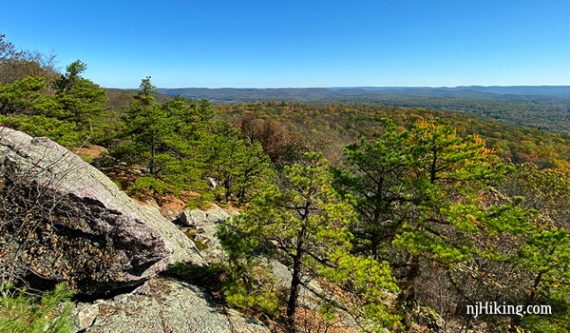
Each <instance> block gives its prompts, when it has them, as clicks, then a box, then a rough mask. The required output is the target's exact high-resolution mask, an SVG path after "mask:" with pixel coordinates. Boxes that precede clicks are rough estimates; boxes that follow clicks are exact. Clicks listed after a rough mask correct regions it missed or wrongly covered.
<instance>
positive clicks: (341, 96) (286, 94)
mask: <svg viewBox="0 0 570 333" xmlns="http://www.w3.org/2000/svg"><path fill="white" fill-rule="evenodd" d="M158 91H159V92H161V93H163V94H166V95H171V96H174V95H181V96H185V97H189V98H206V99H210V100H213V101H220V102H254V101H267V100H286V101H305V102H334V101H347V100H354V101H373V100H374V99H382V98H396V97H407V98H416V97H424V98H461V99H503V100H509V99H535V98H564V99H570V86H489V87H485V86H464V87H453V88H448V87H440V88H430V87H338V88H267V89H256V88H217V89H209V88H176V89H158Z"/></svg>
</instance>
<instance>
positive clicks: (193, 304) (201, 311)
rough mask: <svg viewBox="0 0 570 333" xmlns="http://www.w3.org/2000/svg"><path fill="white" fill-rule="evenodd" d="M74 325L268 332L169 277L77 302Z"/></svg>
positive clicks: (124, 331) (118, 331) (113, 331)
mask: <svg viewBox="0 0 570 333" xmlns="http://www.w3.org/2000/svg"><path fill="white" fill-rule="evenodd" d="M75 324H76V326H77V327H76V330H78V331H79V330H82V331H83V332H90V333H130V332H138V333H155V332H171V333H223V332H236V333H237V332H239V333H266V332H267V333H269V329H268V328H267V327H266V326H264V325H263V323H261V322H259V321H258V320H255V319H253V318H247V317H244V316H242V315H241V314H240V313H238V312H236V311H233V310H230V309H226V308H224V307H222V306H219V305H216V304H215V303H214V302H213V300H212V299H211V298H210V297H209V296H208V295H207V294H205V293H204V292H203V291H202V290H201V289H200V288H198V287H196V286H193V285H190V284H187V283H185V282H182V281H177V280H171V279H167V278H155V279H152V280H150V281H148V282H147V283H145V285H143V286H141V287H139V288H137V290H135V291H134V292H133V293H130V294H124V295H119V296H117V297H115V298H113V299H111V300H98V301H96V302H95V303H92V304H78V305H77V310H76V321H75Z"/></svg>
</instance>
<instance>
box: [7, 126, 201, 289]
mask: <svg viewBox="0 0 570 333" xmlns="http://www.w3.org/2000/svg"><path fill="white" fill-rule="evenodd" d="M0 190H1V191H4V192H6V193H3V198H4V199H5V200H2V203H1V204H2V206H3V207H0V211H2V216H0V217H1V218H2V219H3V221H2V222H3V226H4V227H5V228H7V229H5V230H4V231H3V233H2V235H0V246H5V247H9V246H18V244H20V245H21V244H22V243H23V242H27V244H30V245H29V246H27V247H26V251H24V253H22V255H21V256H20V257H21V258H20V260H22V261H23V262H24V263H25V265H26V266H27V267H29V268H30V270H31V271H32V272H33V274H34V275H36V276H38V277H40V278H41V279H43V280H48V281H54V282H59V281H66V282H67V283H68V284H70V285H71V286H72V287H74V288H75V289H77V290H78V291H79V292H80V293H84V294H99V293H106V292H108V291H110V290H113V289H117V288H122V287H126V286H130V285H136V284H139V283H141V282H142V281H144V280H146V279H148V278H150V277H152V276H155V275H156V274H157V273H158V272H160V271H163V270H165V269H166V268H167V266H168V264H169V262H178V261H189V262H192V263H193V264H196V265H202V264H203V263H204V262H203V259H202V258H201V257H200V255H199V253H198V251H197V249H196V247H195V245H194V244H193V243H192V241H191V240H190V239H188V237H186V235H184V234H183V233H182V232H181V231H180V230H178V229H177V228H176V226H174V225H173V224H172V223H170V222H169V221H167V220H166V219H165V218H163V217H162V216H161V215H160V213H159V212H158V211H157V210H155V209H151V208H145V207H141V206H140V205H138V204H137V203H135V202H134V201H133V200H131V199H130V198H129V197H128V196H127V195H126V194H124V193H123V192H121V191H120V190H119V189H118V188H117V186H116V185H115V184H114V183H113V182H112V181H111V180H110V179H108V178H107V177H106V176H105V175H104V174H103V173H101V172H100V171H98V170H97V169H95V168H94V167H92V166H90V165H89V164H87V163H85V162H84V161H83V160H81V158H79V157H78V156H76V155H75V154H73V153H71V152H70V151H69V150H67V149H65V148H64V147H62V146H60V145H58V144H56V143H54V142H52V141H51V140H49V139H46V138H32V137H30V136H28V135H26V134H24V133H21V132H18V131H14V130H11V129H8V128H3V127H0ZM7 191H11V192H7ZM38 195H41V196H42V200H44V199H45V200H44V201H42V202H43V203H46V204H41V205H36V206H30V205H29V204H28V203H29V202H30V200H28V199H30V198H37V197H38ZM47 199H49V200H51V201H49V200H47ZM18 207H19V208H18ZM30 207H31V208H30ZM32 208H33V210H31V209H32ZM22 209H29V210H30V212H29V213H30V214H21V216H17V214H16V212H21V211H22ZM11 212H14V214H15V215H10V214H11ZM8 218H13V221H11V223H12V225H19V226H21V227H24V228H28V229H27V231H28V232H27V233H25V238H22V237H21V236H22V235H24V234H22V235H17V234H15V233H16V231H15V230H17V229H18V228H12V229H10V224H9V223H4V222H6V221H7V219H8ZM6 230H7V231H6ZM10 230H12V231H14V233H13V234H11V233H10ZM20 230H21V229H20ZM18 232H21V231H18ZM9 236H13V237H9ZM18 237H20V238H18ZM18 242H20V243H18ZM0 250H1V249H0ZM5 250H6V249H5ZM8 250H11V249H8ZM6 252H10V251H6ZM6 252H4V251H0V253H6ZM0 259H1V258H0Z"/></svg>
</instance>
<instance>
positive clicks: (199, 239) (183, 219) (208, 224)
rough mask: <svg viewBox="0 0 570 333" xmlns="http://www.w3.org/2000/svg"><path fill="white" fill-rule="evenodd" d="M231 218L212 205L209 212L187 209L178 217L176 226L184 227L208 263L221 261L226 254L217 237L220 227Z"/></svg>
mask: <svg viewBox="0 0 570 333" xmlns="http://www.w3.org/2000/svg"><path fill="white" fill-rule="evenodd" d="M229 217H230V215H229V214H228V213H226V211H225V210H223V209H222V208H220V207H219V206H217V205H215V204H211V207H210V208H209V209H208V210H205V211H203V210H200V209H193V210H189V209H186V210H184V211H182V212H181V213H180V215H178V218H177V219H176V220H175V223H176V224H179V225H181V226H183V227H184V228H183V230H185V231H186V234H187V235H188V236H189V237H191V238H192V240H193V241H194V242H195V243H196V245H197V246H198V249H199V250H200V254H201V255H202V257H203V258H204V259H205V260H206V261H207V262H216V261H220V260H221V259H222V258H223V255H224V252H223V249H222V245H221V243H220V240H219V239H218V237H217V236H216V233H217V232H218V226H219V225H220V224H221V223H224V222H226V220H227V219H228V218H229Z"/></svg>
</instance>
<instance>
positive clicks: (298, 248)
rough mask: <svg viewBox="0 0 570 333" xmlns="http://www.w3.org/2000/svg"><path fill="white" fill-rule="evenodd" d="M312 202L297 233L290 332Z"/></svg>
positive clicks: (289, 312)
mask: <svg viewBox="0 0 570 333" xmlns="http://www.w3.org/2000/svg"><path fill="white" fill-rule="evenodd" d="M310 205H311V204H310V202H308V203H307V204H306V205H305V210H304V213H303V214H302V220H303V227H302V228H301V230H299V234H298V235H297V245H296V247H295V256H294V257H293V272H292V277H291V287H290V288H289V301H288V302H287V321H288V322H289V332H295V310H296V309H297V299H298V298H299V288H300V286H301V272H302V270H303V252H304V249H303V243H304V241H305V234H306V232H307V219H308V216H309V207H310Z"/></svg>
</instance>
